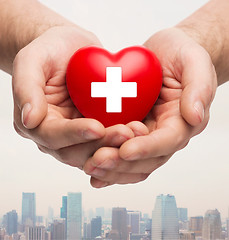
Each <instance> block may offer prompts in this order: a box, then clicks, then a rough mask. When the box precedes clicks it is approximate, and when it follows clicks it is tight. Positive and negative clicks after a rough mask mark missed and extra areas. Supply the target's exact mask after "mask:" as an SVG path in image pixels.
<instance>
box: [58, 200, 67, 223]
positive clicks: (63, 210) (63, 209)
mask: <svg viewBox="0 0 229 240" xmlns="http://www.w3.org/2000/svg"><path fill="white" fill-rule="evenodd" d="M67 204H68V197H67V196H63V197H62V207H61V209H60V217H61V218H65V219H67Z"/></svg>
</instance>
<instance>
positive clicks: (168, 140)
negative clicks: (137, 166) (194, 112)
mask: <svg viewBox="0 0 229 240" xmlns="http://www.w3.org/2000/svg"><path fill="white" fill-rule="evenodd" d="M193 132H194V130H193V127H191V126H189V125H188V124H187V123H186V122H185V121H184V120H183V119H182V118H181V117H180V116H179V117H174V119H172V118H169V119H168V120H167V121H166V120H165V121H164V125H163V126H161V128H159V129H157V130H155V131H153V132H151V133H150V134H149V135H146V136H139V137H135V138H133V139H130V140H128V141H127V142H125V143H124V144H123V145H122V146H121V148H120V157H121V158H122V159H124V160H128V161H133V160H139V159H149V158H152V157H161V156H166V155H170V154H173V153H174V152H176V151H178V150H180V149H182V148H183V147H184V146H186V145H187V143H188V141H189V139H190V137H191V136H192V135H193Z"/></svg>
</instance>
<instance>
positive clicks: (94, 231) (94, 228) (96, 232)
mask: <svg viewBox="0 0 229 240" xmlns="http://www.w3.org/2000/svg"><path fill="white" fill-rule="evenodd" d="M101 234H102V218H101V217H100V216H99V217H96V218H92V220H91V238H96V237H99V236H101Z"/></svg>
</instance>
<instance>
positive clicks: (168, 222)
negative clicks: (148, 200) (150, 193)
mask: <svg viewBox="0 0 229 240" xmlns="http://www.w3.org/2000/svg"><path fill="white" fill-rule="evenodd" d="M151 236H152V240H178V239H179V222H178V213H177V205H176V200H175V197H174V196H172V195H159V196H157V199H156V203H155V206H154V210H153V213H152V232H151Z"/></svg>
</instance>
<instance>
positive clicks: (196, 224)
mask: <svg viewBox="0 0 229 240" xmlns="http://www.w3.org/2000/svg"><path fill="white" fill-rule="evenodd" d="M203 221H204V218H203V217H202V216H197V217H191V218H190V219H189V231H192V232H194V233H195V236H196V237H200V236H202V227H203Z"/></svg>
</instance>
